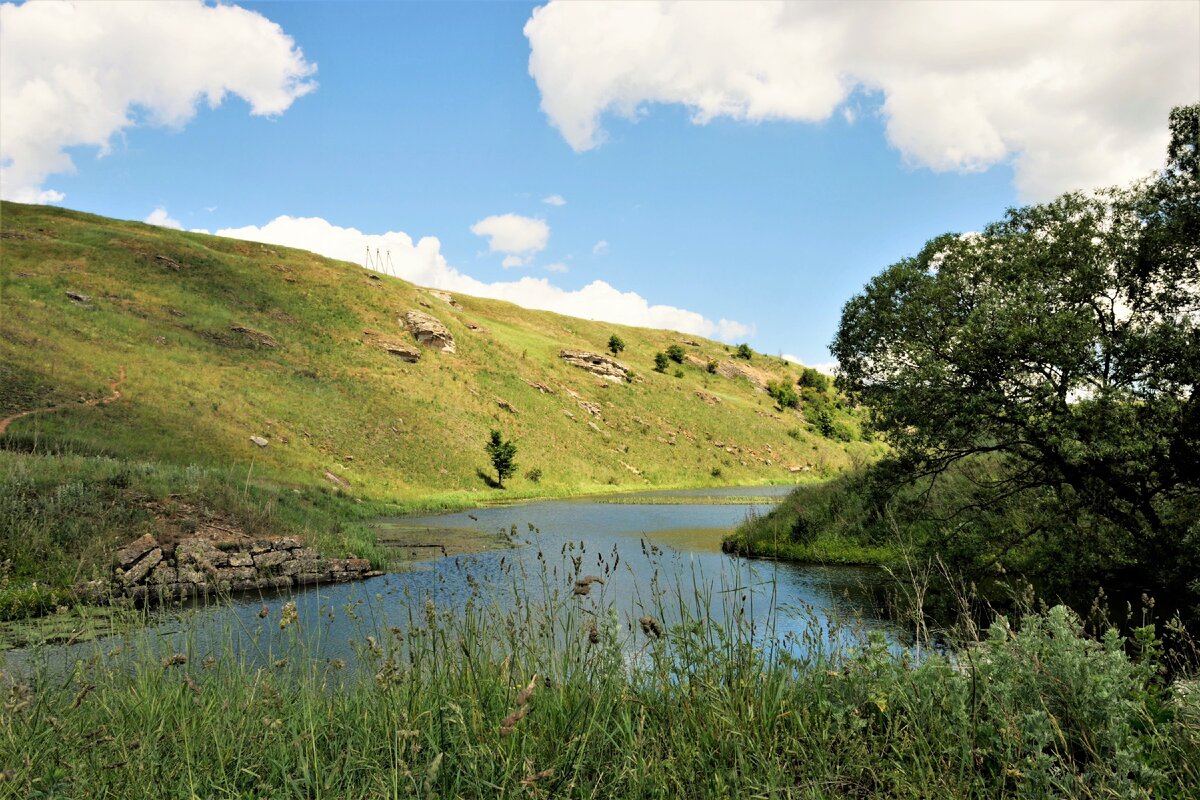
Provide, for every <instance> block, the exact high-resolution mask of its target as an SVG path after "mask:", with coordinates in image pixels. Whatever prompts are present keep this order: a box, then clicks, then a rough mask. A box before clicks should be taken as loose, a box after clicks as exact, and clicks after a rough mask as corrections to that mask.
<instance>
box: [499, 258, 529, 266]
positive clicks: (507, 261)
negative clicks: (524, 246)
mask: <svg viewBox="0 0 1200 800" xmlns="http://www.w3.org/2000/svg"><path fill="white" fill-rule="evenodd" d="M527 260H528V259H524V258H521V257H520V256H505V257H504V260H503V261H501V262H500V266H502V267H504V268H505V269H512V268H513V267H523V266H525V262H526V261H527Z"/></svg>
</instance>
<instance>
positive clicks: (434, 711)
mask: <svg viewBox="0 0 1200 800" xmlns="http://www.w3.org/2000/svg"><path fill="white" fill-rule="evenodd" d="M574 555H575V554H573V553H564V559H571V563H570V564H567V562H566V560H564V567H565V569H566V572H565V577H566V580H565V581H564V580H562V579H561V578H556V577H555V576H556V575H563V574H564V573H563V571H561V570H560V571H559V572H557V573H555V572H554V570H553V569H551V568H549V567H547V566H546V565H545V562H542V564H543V568H542V570H541V573H540V574H535V575H522V574H514V575H512V576H511V577H512V583H511V586H507V587H503V591H506V592H511V593H512V602H500V598H499V597H498V596H497V595H496V594H494V593H493V591H500V589H496V590H493V589H489V588H486V587H478V588H477V590H476V591H475V592H474V593H473V594H472V596H471V598H470V600H469V601H468V602H466V603H465V604H464V606H463V607H460V608H455V609H440V608H437V607H435V606H434V605H433V604H432V603H422V602H421V598H413V602H411V603H408V604H407V605H406V608H407V611H406V612H405V613H404V614H403V615H402V618H401V619H395V620H386V619H384V618H382V617H381V616H380V615H379V614H378V613H377V611H376V609H375V608H374V606H373V605H372V604H370V603H366V604H362V605H356V604H350V605H347V606H345V607H344V608H342V609H340V610H337V609H332V608H328V609H324V610H323V611H322V615H313V616H308V615H303V614H300V613H298V612H297V611H296V605H294V604H286V605H284V606H283V607H282V608H281V609H279V610H277V611H272V612H270V614H269V616H268V617H266V618H265V619H264V620H262V624H261V627H255V628H237V627H231V628H229V629H227V630H225V631H224V633H223V635H212V634H213V632H211V631H210V632H207V633H203V632H202V631H200V630H199V629H198V628H190V629H189V631H190V632H189V633H187V634H185V635H183V636H182V637H178V638H172V637H167V638H163V637H147V636H139V635H137V634H134V633H131V634H129V635H128V636H127V637H126V638H125V639H124V641H122V642H120V646H119V647H112V646H111V645H110V646H108V647H98V648H96V649H95V650H93V651H92V652H91V653H90V655H87V656H86V657H83V658H80V659H79V660H77V661H76V662H75V663H74V664H73V665H71V666H69V667H65V668H63V667H59V668H57V669H52V668H51V660H50V659H49V658H48V657H47V658H43V659H42V660H41V661H40V662H39V661H38V660H37V659H36V658H35V659H34V660H33V662H32V666H29V665H27V666H26V667H25V668H23V669H22V670H20V671H19V672H12V673H11V674H9V675H8V676H7V683H8V687H7V697H6V698H5V701H4V705H3V707H2V709H0V770H2V772H0V795H3V796H12V797H65V798H71V797H80V798H82V797H88V798H102V797H120V798H138V797H154V798H159V797H297V798H301V797H303V798H324V797H330V798H332V797H338V798H342V797H488V798H491V797H527V796H533V797H671V798H675V797H687V798H697V797H868V796H872V797H873V796H886V797H939V798H941V797H944V798H962V797H988V798H993V797H1031V798H1033V797H1036V798H1043V797H1134V796H1142V797H1145V796H1153V797H1180V798H1183V797H1194V796H1195V787H1196V786H1200V696H1198V695H1200V692H1196V691H1193V692H1192V693H1191V694H1190V695H1189V694H1188V692H1187V688H1188V686H1189V684H1187V683H1186V682H1180V681H1177V682H1176V683H1173V684H1167V683H1166V681H1165V680H1164V679H1163V678H1162V675H1161V673H1160V670H1159V667H1160V664H1161V660H1160V655H1159V652H1158V649H1157V646H1156V644H1155V641H1154V637H1153V633H1152V631H1151V630H1149V629H1142V630H1139V631H1137V632H1136V633H1135V634H1134V635H1133V636H1132V638H1131V639H1130V640H1129V641H1125V640H1123V639H1122V638H1121V637H1120V636H1118V635H1117V634H1116V633H1115V632H1112V631H1108V632H1105V633H1103V634H1102V635H1100V636H1099V637H1092V636H1089V635H1088V634H1087V633H1086V632H1085V631H1084V628H1083V627H1082V625H1081V624H1080V622H1079V620H1078V619H1077V618H1076V617H1075V616H1074V615H1073V614H1072V612H1070V611H1069V610H1067V609H1066V608H1063V607H1055V608H1051V609H1048V610H1046V611H1045V612H1044V613H1040V614H1038V613H1032V612H1030V613H1027V614H1025V615H1023V616H1022V617H1021V618H1020V619H1019V620H1017V619H1014V620H1011V621H1010V620H1006V619H1004V618H998V619H996V620H995V621H994V622H993V624H992V625H991V627H990V628H988V629H987V630H986V631H985V632H982V633H980V632H978V629H975V628H973V627H964V628H963V629H962V630H961V631H960V632H959V635H960V637H961V638H960V639H959V642H958V644H959V646H958V648H957V649H956V650H955V651H954V655H945V654H942V653H939V652H938V651H937V650H930V649H927V648H926V649H923V650H921V653H920V656H919V657H918V656H916V655H915V654H914V652H913V651H911V650H904V651H900V650H898V649H897V648H896V647H895V646H894V645H890V644H889V643H888V641H887V640H886V639H885V638H884V637H883V635H882V634H880V633H868V632H864V631H857V630H854V629H852V628H846V629H842V630H839V631H838V632H837V633H836V635H832V636H831V635H830V633H831V632H830V631H829V630H828V629H822V628H821V627H820V626H816V625H814V626H813V627H811V628H809V629H808V630H807V632H806V633H804V634H800V635H796V636H794V637H793V638H792V639H791V640H790V641H781V640H779V639H778V638H776V637H775V636H774V633H773V626H772V625H771V624H770V623H769V622H768V625H767V628H766V629H765V630H764V628H763V627H762V625H761V624H759V625H757V626H756V625H755V624H754V623H751V622H750V621H749V620H750V619H751V618H752V617H753V614H750V615H747V614H745V613H744V612H745V608H744V605H743V604H744V603H745V602H747V601H746V600H745V599H744V598H743V596H742V595H739V594H738V593H737V592H724V591H714V588H713V587H712V586H710V585H708V584H705V583H704V582H703V581H702V580H696V579H695V576H692V577H687V576H685V577H684V578H681V579H679V580H678V581H676V582H675V583H674V584H673V585H658V586H657V588H656V589H655V590H654V591H652V592H651V594H650V595H649V596H647V597H645V598H638V599H636V600H635V601H634V602H633V605H631V606H630V610H629V612H628V613H627V614H625V615H622V614H621V613H619V612H618V610H617V608H618V605H619V604H618V603H616V602H615V601H616V600H617V598H613V597H609V596H608V595H607V594H606V588H607V586H606V585H605V584H601V583H599V582H587V581H585V578H586V576H583V575H581V574H580V569H581V567H580V564H581V560H574V559H573V556H574ZM580 581H584V582H587V583H589V584H590V585H589V587H588V588H587V589H586V590H583V591H581V590H580V589H579V588H577V587H580V586H581V583H580ZM718 595H719V596H718ZM721 598H724V600H723V601H722V600H721ZM626 599H627V598H626ZM776 613H781V612H778V611H776ZM330 614H348V615H352V616H353V617H355V619H356V624H357V625H358V626H359V628H358V631H359V632H358V633H357V634H356V636H355V639H356V644H355V649H354V653H353V654H352V655H346V656H345V657H338V658H331V657H330V655H331V653H330V651H329V650H328V649H327V648H326V647H325V646H324V643H323V641H322V635H323V634H322V629H321V625H322V624H323V623H322V620H323V619H328V615H330ZM760 619H761V618H760ZM217 633H221V632H219V631H218V632H217ZM235 645H236V646H235ZM39 663H40V664H41V665H42V666H41V667H38V666H37V665H38V664H39Z"/></svg>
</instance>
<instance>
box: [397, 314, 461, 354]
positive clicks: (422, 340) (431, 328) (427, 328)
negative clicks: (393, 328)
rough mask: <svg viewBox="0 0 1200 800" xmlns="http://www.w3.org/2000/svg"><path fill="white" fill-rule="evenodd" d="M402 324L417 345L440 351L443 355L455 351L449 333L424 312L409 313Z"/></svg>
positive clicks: (443, 326) (452, 338)
mask: <svg viewBox="0 0 1200 800" xmlns="http://www.w3.org/2000/svg"><path fill="white" fill-rule="evenodd" d="M404 324H405V325H407V326H408V330H409V332H410V333H412V335H413V338H415V339H416V340H417V343H418V344H421V345H424V346H425V347H430V348H433V349H434V350H441V351H442V352H443V353H453V352H454V351H455V348H454V337H453V336H452V335H451V334H450V331H449V330H447V329H446V326H445V325H443V324H442V323H440V322H438V321H437V320H436V319H434V318H433V317H431V316H429V315H428V314H426V313H425V312H424V311H409V312H408V313H407V314H405V315H404Z"/></svg>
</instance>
